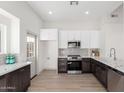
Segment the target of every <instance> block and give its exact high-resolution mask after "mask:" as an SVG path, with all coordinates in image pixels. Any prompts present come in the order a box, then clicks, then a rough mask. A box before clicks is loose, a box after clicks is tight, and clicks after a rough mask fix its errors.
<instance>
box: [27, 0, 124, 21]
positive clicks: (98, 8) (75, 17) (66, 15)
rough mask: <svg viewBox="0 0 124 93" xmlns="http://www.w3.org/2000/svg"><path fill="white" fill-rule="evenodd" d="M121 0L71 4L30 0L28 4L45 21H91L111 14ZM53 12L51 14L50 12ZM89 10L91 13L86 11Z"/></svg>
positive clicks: (67, 2)
mask: <svg viewBox="0 0 124 93" xmlns="http://www.w3.org/2000/svg"><path fill="white" fill-rule="evenodd" d="M121 3H122V2H121V1H79V5H78V6H71V5H70V2H69V1H29V2H28V4H29V5H30V6H31V7H32V8H33V9H34V10H35V11H36V12H37V14H38V15H39V16H40V17H41V18H42V20H43V21H45V22H87V21H88V22H91V21H98V20H100V19H101V17H104V16H105V15H108V14H110V13H111V12H112V11H113V10H114V9H115V8H117V7H118V6H119V5H120V4H121ZM49 11H52V12H53V14H52V15H49V14H48V12H49ZM85 11H89V15H86V14H85V13H84V12H85Z"/></svg>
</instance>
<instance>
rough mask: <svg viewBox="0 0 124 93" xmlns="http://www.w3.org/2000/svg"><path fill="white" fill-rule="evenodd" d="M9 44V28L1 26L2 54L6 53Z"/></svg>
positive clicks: (0, 46) (0, 48)
mask: <svg viewBox="0 0 124 93" xmlns="http://www.w3.org/2000/svg"><path fill="white" fill-rule="evenodd" d="M6 43H7V26H6V25H4V24H0V53H6V51H7V48H6Z"/></svg>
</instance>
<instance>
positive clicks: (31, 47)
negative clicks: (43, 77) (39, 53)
mask: <svg viewBox="0 0 124 93" xmlns="http://www.w3.org/2000/svg"><path fill="white" fill-rule="evenodd" d="M36 50H37V37H36V36H35V35H33V34H29V33H28V34H27V60H28V61H30V62H32V64H31V78H33V77H34V76H35V75H36V73H37V70H36V68H37V60H36V59H37V57H36Z"/></svg>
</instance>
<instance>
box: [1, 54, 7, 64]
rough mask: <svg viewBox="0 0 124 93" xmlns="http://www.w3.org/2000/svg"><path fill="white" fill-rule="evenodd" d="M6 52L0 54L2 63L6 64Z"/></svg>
mask: <svg viewBox="0 0 124 93" xmlns="http://www.w3.org/2000/svg"><path fill="white" fill-rule="evenodd" d="M5 58H6V54H0V65H3V64H5Z"/></svg>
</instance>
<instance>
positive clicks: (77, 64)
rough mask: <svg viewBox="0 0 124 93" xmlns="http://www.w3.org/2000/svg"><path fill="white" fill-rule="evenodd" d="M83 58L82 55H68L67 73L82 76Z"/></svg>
mask: <svg viewBox="0 0 124 93" xmlns="http://www.w3.org/2000/svg"><path fill="white" fill-rule="evenodd" d="M81 62H82V58H81V57H80V55H68V60H67V72H68V74H80V73H82V65H81Z"/></svg>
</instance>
